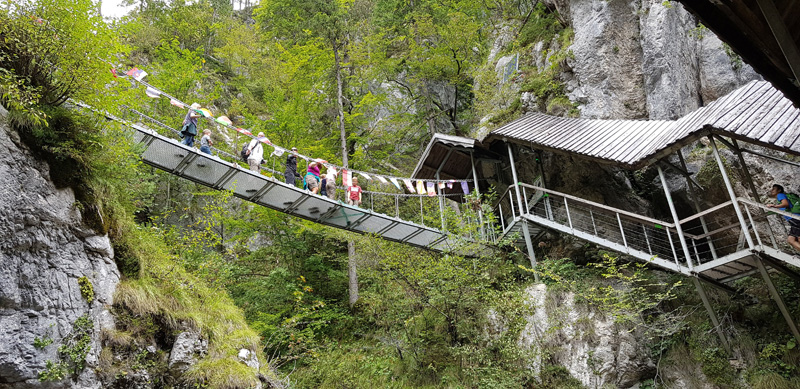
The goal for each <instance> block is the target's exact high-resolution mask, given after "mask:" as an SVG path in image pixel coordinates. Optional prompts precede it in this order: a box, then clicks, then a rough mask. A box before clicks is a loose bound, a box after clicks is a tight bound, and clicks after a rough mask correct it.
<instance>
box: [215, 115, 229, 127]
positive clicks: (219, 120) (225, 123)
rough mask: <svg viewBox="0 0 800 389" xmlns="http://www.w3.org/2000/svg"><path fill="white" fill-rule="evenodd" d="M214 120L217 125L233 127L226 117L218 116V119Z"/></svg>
mask: <svg viewBox="0 0 800 389" xmlns="http://www.w3.org/2000/svg"><path fill="white" fill-rule="evenodd" d="M215 120H216V122H217V123H219V124H224V125H226V126H232V125H233V122H232V121H231V119H228V117H227V116H220V117H218V118H216V119H215Z"/></svg>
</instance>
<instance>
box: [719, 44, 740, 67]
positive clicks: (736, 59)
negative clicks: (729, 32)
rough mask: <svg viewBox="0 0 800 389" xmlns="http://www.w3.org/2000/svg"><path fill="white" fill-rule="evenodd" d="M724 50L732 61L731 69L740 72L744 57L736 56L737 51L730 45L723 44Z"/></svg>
mask: <svg viewBox="0 0 800 389" xmlns="http://www.w3.org/2000/svg"><path fill="white" fill-rule="evenodd" d="M722 49H723V50H724V51H725V54H726V55H727V56H728V58H729V59H730V60H731V67H732V68H733V70H740V69H741V68H742V65H744V62H743V61H742V57H741V56H740V55H739V54H736V52H735V51H733V49H732V48H731V46H730V45H728V44H727V43H723V44H722Z"/></svg>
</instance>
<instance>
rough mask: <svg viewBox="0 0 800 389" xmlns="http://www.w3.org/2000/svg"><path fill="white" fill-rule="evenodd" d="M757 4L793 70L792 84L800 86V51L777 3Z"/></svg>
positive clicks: (763, 1)
mask: <svg viewBox="0 0 800 389" xmlns="http://www.w3.org/2000/svg"><path fill="white" fill-rule="evenodd" d="M756 3H758V7H759V8H761V13H762V14H763V15H764V18H765V19H767V24H768V25H769V28H770V30H772V35H774V36H775V41H776V42H778V46H779V47H780V48H781V51H782V52H783V56H784V57H785V58H786V63H787V64H788V65H789V69H791V71H792V74H793V75H794V80H792V83H793V84H794V85H795V86H800V82H798V79H799V78H800V77H798V75H800V51H799V50H797V45H796V44H795V42H794V39H792V35H791V34H790V33H789V29H788V28H786V24H785V23H784V22H783V18H782V17H781V14H780V13H779V12H778V8H777V7H775V3H774V2H772V0H756Z"/></svg>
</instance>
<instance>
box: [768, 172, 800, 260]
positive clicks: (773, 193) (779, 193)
mask: <svg viewBox="0 0 800 389" xmlns="http://www.w3.org/2000/svg"><path fill="white" fill-rule="evenodd" d="M769 197H774V198H775V199H776V200H778V203H777V204H767V207H769V208H778V209H780V210H781V211H784V212H791V211H792V206H793V204H792V202H791V201H789V197H788V196H787V195H786V193H784V192H783V187H782V186H780V185H778V184H775V185H772V189H771V190H770V191H769ZM783 218H784V219H786V220H787V221H788V222H789V238H788V242H789V244H790V245H792V247H794V249H795V250H798V251H800V220H797V219H792V218H791V217H789V216H784V217H783Z"/></svg>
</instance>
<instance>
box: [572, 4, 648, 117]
mask: <svg viewBox="0 0 800 389" xmlns="http://www.w3.org/2000/svg"><path fill="white" fill-rule="evenodd" d="M636 5H637V4H636V3H634V2H628V1H604V0H572V1H570V12H569V13H570V16H571V25H572V26H573V28H574V30H575V38H574V41H573V44H572V48H571V50H572V53H573V58H572V59H570V60H568V64H569V65H570V67H571V68H572V71H573V72H574V74H575V78H576V80H577V81H578V86H577V88H575V89H574V90H572V91H571V92H570V93H569V94H568V96H569V98H570V100H572V101H574V102H577V103H579V104H580V112H581V117H586V118H612V117H613V118H617V119H619V118H644V117H646V116H647V110H646V107H645V101H646V97H645V91H644V88H643V87H642V80H643V75H642V70H643V69H642V66H641V63H642V48H641V46H640V45H639V19H638V17H637V15H636V8H637V7H636Z"/></svg>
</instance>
